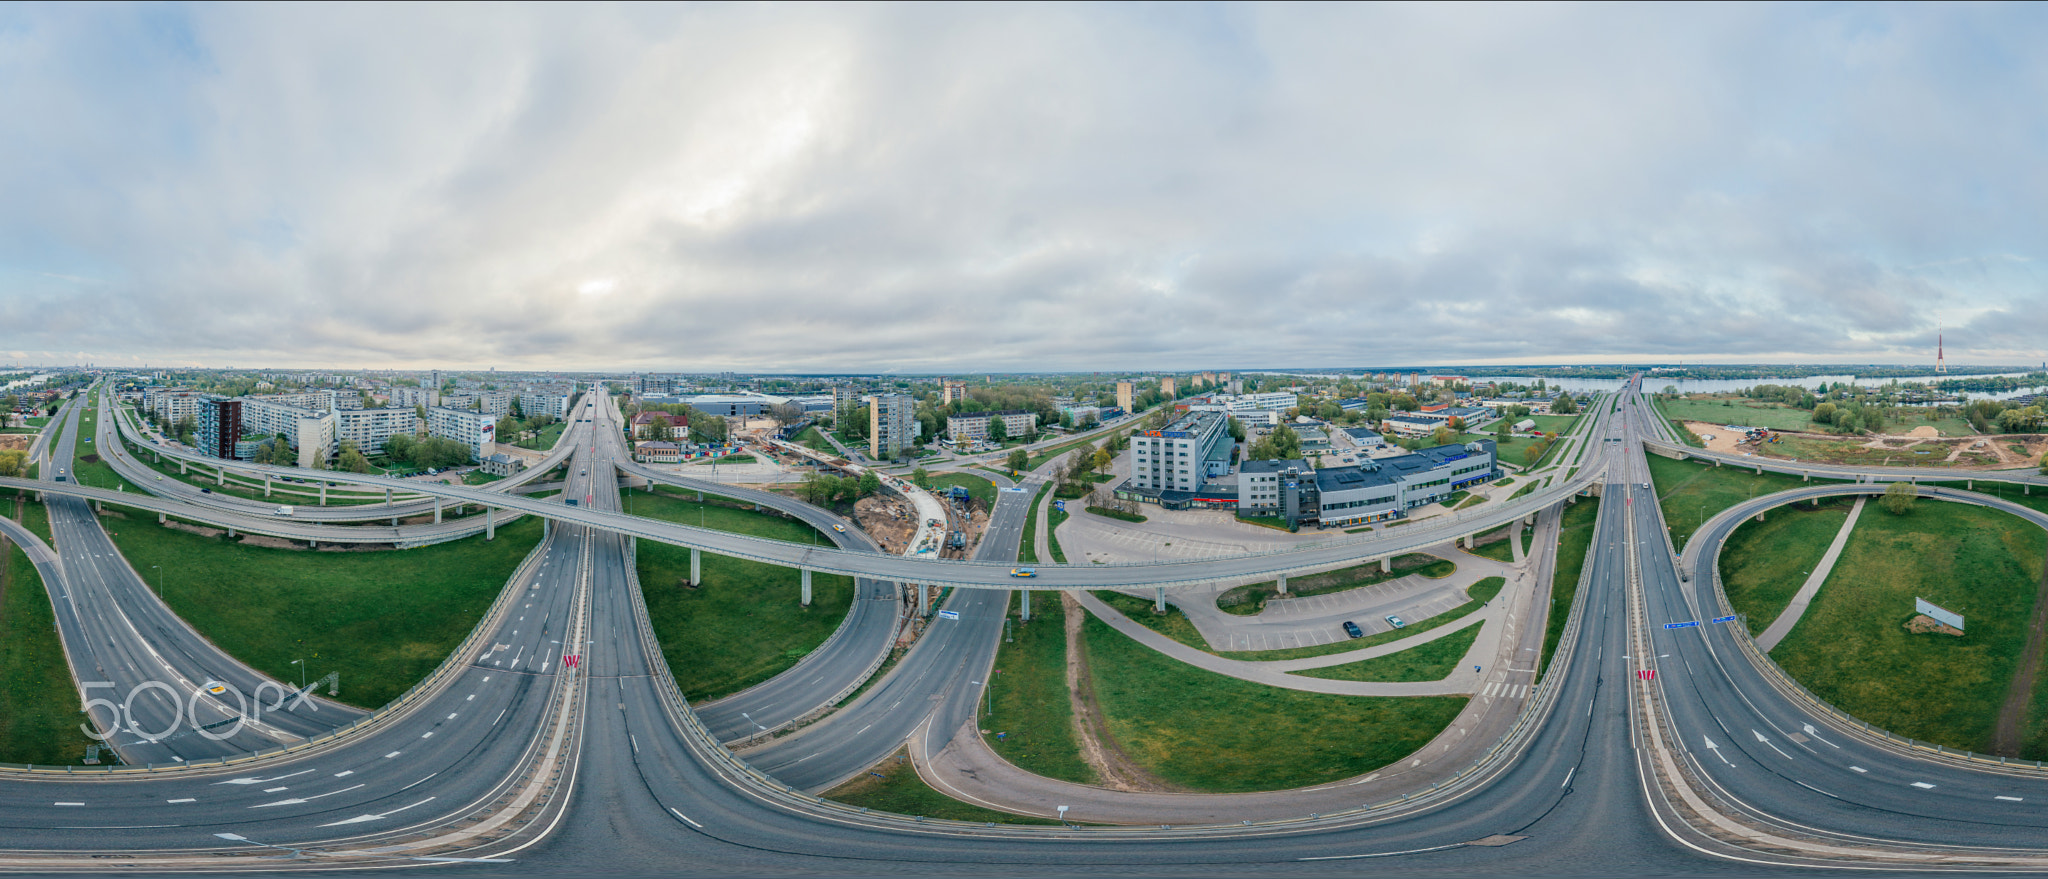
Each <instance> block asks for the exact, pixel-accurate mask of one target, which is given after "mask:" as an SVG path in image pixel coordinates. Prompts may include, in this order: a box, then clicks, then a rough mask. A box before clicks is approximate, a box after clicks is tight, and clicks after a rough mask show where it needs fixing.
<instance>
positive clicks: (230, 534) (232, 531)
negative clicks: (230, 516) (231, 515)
mask: <svg viewBox="0 0 2048 879" xmlns="http://www.w3.org/2000/svg"><path fill="white" fill-rule="evenodd" d="M228 539H229V540H233V539H235V526H233V525H229V526H228Z"/></svg>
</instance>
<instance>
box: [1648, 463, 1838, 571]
mask: <svg viewBox="0 0 2048 879" xmlns="http://www.w3.org/2000/svg"><path fill="white" fill-rule="evenodd" d="M1647 458H1648V460H1649V462H1650V478H1651V480H1652V483H1651V484H1653V485H1655V486H1656V490H1657V503H1658V505H1659V506H1661V507H1662V508H1663V510H1664V524H1666V525H1668V526H1670V527H1671V545H1672V546H1673V547H1674V548H1677V549H1684V548H1685V543H1686V541H1688V540H1691V539H1692V535H1693V532H1695V531H1698V530H1699V528H1700V526H1701V525H1702V524H1704V523H1705V522H1706V520H1708V519H1711V518H1713V517H1714V514H1715V513H1718V512H1721V511H1722V510H1725V509H1728V508H1729V507H1732V506H1735V505H1736V504H1739V503H1742V502H1744V501H1747V500H1749V499H1750V498H1753V497H1760V496H1762V495H1767V494H1771V493H1772V492H1779V491H1786V490H1789V489H1794V488H1799V487H1801V486H1804V485H1808V484H1809V483H1806V482H1802V481H1801V480H1800V478H1799V477H1797V476H1787V475H1785V474H1782V473H1758V472H1756V471H1755V470H1746V469H1743V468H1741V467H1734V466H1728V467H1716V466H1714V465H1712V464H1703V463H1700V462H1698V461H1677V460H1673V459H1671V458H1666V457H1664V456H1662V455H1649V456H1647ZM1815 481H1816V482H1825V481H1826V480H1815Z"/></svg>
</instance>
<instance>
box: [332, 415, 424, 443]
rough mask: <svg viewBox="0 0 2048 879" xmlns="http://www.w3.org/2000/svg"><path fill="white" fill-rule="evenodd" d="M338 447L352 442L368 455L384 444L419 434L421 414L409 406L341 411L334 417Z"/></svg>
mask: <svg viewBox="0 0 2048 879" xmlns="http://www.w3.org/2000/svg"><path fill="white" fill-rule="evenodd" d="M334 430H335V440H336V442H337V444H339V443H342V442H352V443H355V444H356V449H357V450H359V451H361V452H362V453H363V454H365V455H373V454H376V453H377V450H378V449H381V448H383V447H384V441H385V440H388V439H390V438H392V437H393V436H397V435H399V434H404V435H406V436H412V435H413V434H415V433H417V432H419V414H418V413H417V412H416V411H414V410H413V408H412V407H410V406H403V407H390V408H385V409H339V410H336V411H335V413H334Z"/></svg>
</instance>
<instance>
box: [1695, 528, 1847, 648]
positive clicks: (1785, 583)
mask: <svg viewBox="0 0 2048 879" xmlns="http://www.w3.org/2000/svg"><path fill="white" fill-rule="evenodd" d="M1853 503H1855V499H1854V498H1848V497H1835V498H1827V499H1825V500H1823V501H1821V506H1820V507H1819V508H1817V509H1816V508H1814V507H1813V506H1811V505H1808V504H1792V505H1790V506H1784V507H1779V508H1777V509H1775V510H1772V511H1771V512H1770V514H1769V515H1767V516H1765V517H1764V520H1763V521H1762V522H1758V521H1756V520H1754V519H1752V520H1750V521H1747V522H1744V523H1742V525H1740V526H1739V527H1737V528H1736V529H1735V533H1734V534H1731V535H1729V537H1728V543H1727V544H1726V545H1725V546H1724V547H1722V549H1721V586H1722V588H1724V589H1726V590H1727V592H1728V603H1729V604H1731V605H1733V606H1734V607H1735V612H1736V613H1739V614H1742V615H1744V616H1745V617H1747V618H1748V622H1749V633H1750V634H1751V635H1760V634H1762V633H1763V631H1764V630H1765V629H1768V628H1770V627H1771V622H1772V621H1774V620H1776V619H1777V618H1778V615H1779V614H1781V613H1784V612H1785V606H1786V605H1788V604H1791V603H1792V596H1793V594H1794V593H1796V592H1798V591H1799V587H1800V586H1801V585H1802V584H1804V583H1805V582H1806V577H1807V575H1808V574H1809V573H1811V572H1812V571H1813V566H1814V564H1815V563H1817V562H1819V561H1820V557H1821V556H1822V555H1824V554H1826V553H1827V550H1828V544H1829V543H1830V542H1832V541H1833V540H1834V539H1835V535H1836V534H1837V533H1839V532H1840V531H1841V530H1842V523H1843V522H1845V521H1847V520H1848V518H1849V507H1850V505H1851V504H1853ZM1877 512H1878V509H1877V507H1875V506H1868V507H1865V508H1864V510H1863V514H1864V515H1865V516H1869V515H1874V514H1876V513H1877Z"/></svg>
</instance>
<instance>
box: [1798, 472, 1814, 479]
mask: <svg viewBox="0 0 2048 879" xmlns="http://www.w3.org/2000/svg"><path fill="white" fill-rule="evenodd" d="M1799 481H1800V482H1812V481H1813V471H1811V470H1802V471H1800V472H1799Z"/></svg>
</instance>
